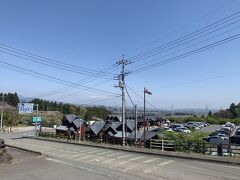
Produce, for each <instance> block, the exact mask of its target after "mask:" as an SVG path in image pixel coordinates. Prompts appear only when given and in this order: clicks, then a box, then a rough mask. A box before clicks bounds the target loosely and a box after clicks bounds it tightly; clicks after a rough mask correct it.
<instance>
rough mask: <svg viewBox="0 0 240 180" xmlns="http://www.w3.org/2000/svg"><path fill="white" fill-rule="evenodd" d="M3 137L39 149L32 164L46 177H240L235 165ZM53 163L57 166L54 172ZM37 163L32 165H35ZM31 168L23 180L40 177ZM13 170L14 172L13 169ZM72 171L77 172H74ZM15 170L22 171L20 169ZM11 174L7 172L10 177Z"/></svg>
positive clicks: (196, 178) (25, 172) (10, 141)
mask: <svg viewBox="0 0 240 180" xmlns="http://www.w3.org/2000/svg"><path fill="white" fill-rule="evenodd" d="M20 134H21V133H18V134H17V135H16V136H19V135H20ZM11 137H13V135H11ZM5 140H6V142H7V143H9V144H11V145H15V146H19V147H24V148H28V149H31V150H36V151H41V152H42V153H43V154H44V156H42V157H41V158H40V159H38V161H34V163H37V164H38V163H39V164H38V165H39V166H40V164H41V162H42V164H43V166H41V167H40V169H41V171H42V172H44V171H45V172H48V174H47V176H46V175H44V176H45V178H46V177H49V179H66V176H58V175H57V174H56V173H58V172H59V173H63V172H64V171H65V170H66V171H68V172H69V171H72V172H73V173H72V174H70V176H69V178H67V179H76V178H78V179H81V178H83V179H87V177H85V176H89V178H90V179H91V177H95V178H94V179H184V180H185V179H189V180H190V179H191V180H192V179H194V180H198V179H199V180H200V179H201V180H202V179H211V180H213V179H216V180H219V179H228V180H230V179H236V180H237V179H239V177H240V167H239V166H236V165H225V164H214V163H210V162H209V163H208V162H199V161H192V160H184V159H178V158H167V157H160V156H153V155H144V154H137V153H129V152H124V151H117V150H107V149H102V148H95V147H87V146H80V145H71V144H63V143H56V142H47V141H40V140H33V139H10V138H8V135H5ZM52 164H55V165H56V166H57V167H58V168H56V169H55V170H56V171H54V166H53V165H52ZM38 165H35V166H36V168H37V167H38ZM31 167H32V166H28V168H26V170H25V171H24V174H28V173H29V174H34V173H36V174H37V175H35V176H33V177H34V178H25V179H39V178H38V175H39V176H41V173H38V170H36V169H35V168H34V170H33V168H31ZM12 171H14V173H15V170H14V169H13V170H12ZM52 171H54V172H52ZM75 171H77V172H78V173H76V174H75V173H74V172H75ZM0 172H1V171H0ZM14 173H13V174H14ZM18 173H20V174H21V172H18ZM22 173H23V172H22ZM1 174H2V172H1ZM13 174H9V176H10V178H9V179H11V178H12V177H11V175H12V176H13ZM90 176H91V177H90ZM19 177H20V176H19ZM29 177H31V176H29ZM56 177H58V178H56Z"/></svg>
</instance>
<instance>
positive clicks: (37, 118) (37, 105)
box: [35, 104, 38, 137]
mask: <svg viewBox="0 0 240 180" xmlns="http://www.w3.org/2000/svg"><path fill="white" fill-rule="evenodd" d="M36 107H37V112H36V122H35V133H36V134H35V135H36V137H37V136H38V133H37V124H38V123H37V122H38V104H36Z"/></svg>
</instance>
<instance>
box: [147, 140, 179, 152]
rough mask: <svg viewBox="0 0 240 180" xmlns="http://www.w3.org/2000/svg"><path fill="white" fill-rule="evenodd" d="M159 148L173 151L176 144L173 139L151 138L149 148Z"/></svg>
mask: <svg viewBox="0 0 240 180" xmlns="http://www.w3.org/2000/svg"><path fill="white" fill-rule="evenodd" d="M154 148H155V149H161V150H162V151H165V150H167V151H175V150H176V145H175V141H174V140H164V139H161V140H159V139H151V140H150V149H154Z"/></svg>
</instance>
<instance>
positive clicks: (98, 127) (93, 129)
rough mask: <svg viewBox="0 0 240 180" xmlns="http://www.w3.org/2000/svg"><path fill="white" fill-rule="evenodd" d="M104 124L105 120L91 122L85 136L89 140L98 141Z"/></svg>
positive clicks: (101, 137)
mask: <svg viewBox="0 0 240 180" xmlns="http://www.w3.org/2000/svg"><path fill="white" fill-rule="evenodd" d="M105 125H106V121H96V122H95V123H93V124H92V125H91V126H90V127H89V128H88V130H87V132H86V134H87V138H88V139H89V140H96V139H99V140H100V141H102V140H103V134H104V133H103V130H104V127H105Z"/></svg>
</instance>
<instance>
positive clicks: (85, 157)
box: [76, 155, 95, 161]
mask: <svg viewBox="0 0 240 180" xmlns="http://www.w3.org/2000/svg"><path fill="white" fill-rule="evenodd" d="M93 156H95V155H89V156H84V157H80V158H77V159H76V161H79V160H82V159H87V158H91V157H93Z"/></svg>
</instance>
